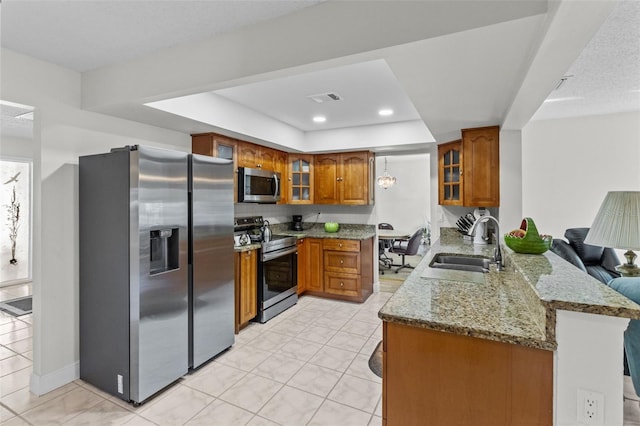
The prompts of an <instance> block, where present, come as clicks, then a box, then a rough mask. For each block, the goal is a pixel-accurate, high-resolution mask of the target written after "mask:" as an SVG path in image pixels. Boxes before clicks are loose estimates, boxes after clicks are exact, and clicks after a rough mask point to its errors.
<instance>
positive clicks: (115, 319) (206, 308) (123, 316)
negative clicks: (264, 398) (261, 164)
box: [79, 146, 233, 403]
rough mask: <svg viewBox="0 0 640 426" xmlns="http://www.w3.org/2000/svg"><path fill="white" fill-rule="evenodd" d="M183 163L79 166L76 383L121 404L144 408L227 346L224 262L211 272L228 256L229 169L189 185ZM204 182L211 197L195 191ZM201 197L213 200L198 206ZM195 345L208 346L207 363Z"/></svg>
mask: <svg viewBox="0 0 640 426" xmlns="http://www.w3.org/2000/svg"><path fill="white" fill-rule="evenodd" d="M190 161H191V159H190V157H189V156H188V155H187V154H186V153H182V152H177V151H170V150H163V149H158V148H151V147H144V146H133V147H125V148H122V149H115V150H112V151H111V152H109V153H106V154H98V155H91V156H84V157H80V161H79V163H80V165H79V210H80V211H79V218H80V220H79V242H80V245H79V257H80V259H79V260H80V265H79V266H80V300H79V304H80V377H81V378H82V379H83V380H85V381H87V382H89V383H91V384H93V385H94V386H96V387H98V388H100V389H102V390H104V391H105V392H108V393H110V394H112V395H115V396H118V397H119V398H122V399H123V400H125V401H131V402H134V403H142V402H144V401H145V400H147V399H148V398H149V397H151V396H152V395H154V394H155V393H156V392H158V391H160V390H162V389H163V388H164V387H166V386H168V385H170V384H171V383H173V382H174V381H175V380H177V379H178V378H180V377H181V376H183V375H184V374H186V373H187V372H188V370H189V368H190V366H197V365H199V364H196V363H195V362H193V358H192V356H194V355H195V354H198V359H199V360H201V359H204V358H206V357H207V356H208V357H209V358H211V357H213V356H215V355H216V354H217V353H219V352H220V350H223V349H224V348H226V347H228V346H231V344H233V266H232V264H233V262H229V263H228V264H218V263H217V258H221V259H225V254H223V252H225V253H228V254H226V256H227V257H229V258H231V256H232V250H233V231H232V229H233V218H232V216H233V213H232V209H233V189H232V185H233V181H232V172H231V167H232V166H230V165H216V164H213V165H211V166H210V167H208V168H205V167H203V168H202V169H203V170H204V169H207V170H208V169H211V170H208V171H207V174H205V175H199V174H198V173H201V172H200V169H201V168H200V167H199V166H197V165H196V166H194V167H193V168H192V169H191V170H193V171H194V173H193V179H191V180H190V173H189V172H190V166H189V165H190ZM196 162H197V160H196ZM194 164H195V163H194ZM203 164H204V162H203ZM225 168H226V169H228V171H227V170H225V171H224V173H225V174H226V175H228V178H220V182H223V183H222V184H221V185H218V177H217V174H216V173H218V172H217V170H222V169H225ZM213 170H216V171H213ZM202 173H204V172H202ZM227 180H229V181H230V182H231V183H230V185H231V186H229V185H228V184H226V181H227ZM210 181H211V182H212V186H213V187H216V189H211V185H210V186H207V185H201V184H202V183H206V182H210ZM190 182H194V184H193V185H190ZM191 186H192V187H193V192H192V193H191V192H190V191H189V189H190V187H191ZM227 186H229V188H228V189H226V187H227ZM201 187H202V188H204V189H202V195H201V193H200V192H199V189H200V188H201ZM223 187H224V188H225V189H224V190H223V189H222V188H223ZM227 193H228V194H227ZM205 194H206V195H205ZM209 196H217V197H219V200H218V201H214V202H210V201H199V200H207V199H208V197H209ZM190 200H194V203H193V205H190ZM224 200H231V201H230V202H229V203H226V202H225V201H224ZM207 203H208V205H209V206H211V205H216V208H215V210H213V211H211V212H209V211H207V212H204V211H202V210H201V207H200V206H202V207H204V206H203V204H207ZM227 204H228V206H226V205H227ZM223 206H226V207H224V208H223ZM226 210H230V211H229V213H228V215H229V219H226V215H227V212H226ZM190 213H192V217H193V220H190ZM207 218H208V219H207ZM207 220H208V221H209V222H210V223H205V221H207ZM216 221H220V222H219V223H216ZM226 222H228V225H227V224H226ZM190 225H193V231H191V226H190ZM227 229H228V230H229V231H227ZM201 230H206V231H205V232H201ZM224 232H228V236H225V235H223V234H224ZM201 235H204V236H203V238H204V239H199V238H200V236H201ZM224 241H227V243H226V245H225V243H224ZM192 247H193V250H192V249H191V248H192ZM211 247H213V248H211ZM190 253H192V254H193V257H192V258H190ZM203 253H206V255H202V256H201V254H203ZM190 260H193V262H192V264H190ZM205 261H206V262H211V264H209V263H207V264H206V265H205V266H200V265H199V263H200V262H205ZM212 264H216V265H217V267H216V266H212ZM202 270H205V272H204V273H201V271H202ZM214 272H215V274H214ZM212 274H214V275H215V276H213V277H211V275H212ZM228 275H230V276H231V282H230V284H229V282H228V278H227V276H228ZM190 276H192V277H193V280H192V281H190ZM216 277H222V279H221V280H217V279H216ZM229 312H230V313H229ZM227 316H228V319H227V318H226V317H227ZM227 322H228V324H229V325H227ZM210 324H214V325H212V326H210ZM201 340H207V341H215V342H216V346H215V348H213V347H212V346H208V347H209V348H210V350H211V352H208V353H207V352H206V349H203V348H202V345H201V343H200V342H201ZM225 345H226V346H225ZM222 346H224V347H223V348H222V349H220V350H218V348H220V347H222ZM194 348H195V349H194ZM212 351H217V352H212Z"/></svg>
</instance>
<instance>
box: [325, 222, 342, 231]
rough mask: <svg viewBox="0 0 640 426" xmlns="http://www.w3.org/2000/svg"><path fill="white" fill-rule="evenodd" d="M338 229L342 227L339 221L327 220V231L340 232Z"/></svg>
mask: <svg viewBox="0 0 640 426" xmlns="http://www.w3.org/2000/svg"><path fill="white" fill-rule="evenodd" d="M338 229H340V225H339V224H338V222H325V224H324V231H325V232H338Z"/></svg>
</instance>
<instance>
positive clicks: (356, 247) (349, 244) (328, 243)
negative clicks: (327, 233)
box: [322, 239, 360, 253]
mask: <svg viewBox="0 0 640 426" xmlns="http://www.w3.org/2000/svg"><path fill="white" fill-rule="evenodd" d="M322 245H323V247H324V249H325V250H335V251H357V252H358V253H359V252H360V241H358V240H332V239H326V240H324V241H323V244H322Z"/></svg>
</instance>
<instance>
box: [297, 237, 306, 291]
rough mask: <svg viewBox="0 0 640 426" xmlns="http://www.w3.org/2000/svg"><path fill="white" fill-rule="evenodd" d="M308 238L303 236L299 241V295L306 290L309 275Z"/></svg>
mask: <svg viewBox="0 0 640 426" xmlns="http://www.w3.org/2000/svg"><path fill="white" fill-rule="evenodd" d="M307 241H308V238H301V239H299V240H298V241H297V246H298V295H300V294H302V293H304V291H305V290H306V287H305V286H306V283H307V280H308V278H307V276H308V275H309V271H308V270H307V267H308V265H309V243H308V242H307Z"/></svg>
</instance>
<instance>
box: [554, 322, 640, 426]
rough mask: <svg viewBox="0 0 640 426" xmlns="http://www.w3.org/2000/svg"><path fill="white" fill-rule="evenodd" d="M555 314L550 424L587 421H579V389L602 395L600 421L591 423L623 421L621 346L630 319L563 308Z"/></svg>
mask: <svg viewBox="0 0 640 426" xmlns="http://www.w3.org/2000/svg"><path fill="white" fill-rule="evenodd" d="M556 318H557V324H556V341H557V342H558V350H557V351H556V352H555V353H554V360H553V362H554V366H553V371H554V383H553V385H554V386H553V393H554V403H555V407H554V410H553V415H554V422H553V424H554V425H559V426H563V425H576V424H588V423H585V422H579V421H578V419H579V417H578V414H579V413H578V409H579V408H578V407H580V401H579V399H578V391H579V390H584V391H589V392H596V393H598V394H601V395H602V396H603V402H604V406H600V407H598V410H599V412H600V414H601V416H602V417H600V420H601V421H600V422H596V421H594V422H593V423H591V424H600V425H621V424H623V406H622V404H623V374H622V373H623V372H622V370H623V368H622V352H623V350H622V348H623V333H624V330H625V329H626V328H627V324H628V323H629V320H628V319H627V318H617V317H609V316H605V315H594V314H585V313H582V312H569V311H562V310H558V311H557V317H556Z"/></svg>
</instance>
